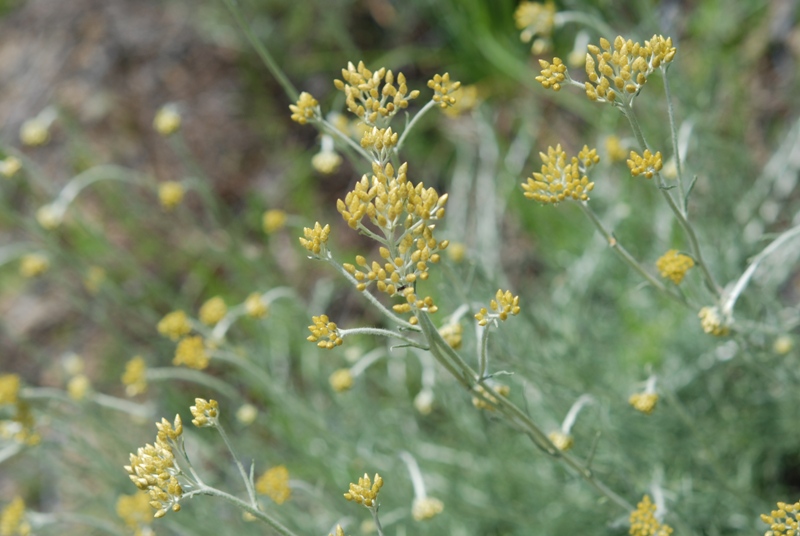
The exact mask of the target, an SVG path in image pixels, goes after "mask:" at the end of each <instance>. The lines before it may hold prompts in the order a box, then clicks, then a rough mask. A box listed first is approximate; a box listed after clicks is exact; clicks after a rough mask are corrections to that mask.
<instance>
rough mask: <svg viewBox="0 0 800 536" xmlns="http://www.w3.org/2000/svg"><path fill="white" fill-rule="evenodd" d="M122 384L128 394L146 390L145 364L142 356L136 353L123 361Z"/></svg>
mask: <svg viewBox="0 0 800 536" xmlns="http://www.w3.org/2000/svg"><path fill="white" fill-rule="evenodd" d="M122 384H123V385H125V394H126V395H128V396H136V395H140V394H142V393H144V392H145V391H146V390H147V364H146V363H145V361H144V358H143V357H142V356H140V355H137V356H135V357H133V358H131V360H130V361H128V362H127V363H125V372H123V373H122Z"/></svg>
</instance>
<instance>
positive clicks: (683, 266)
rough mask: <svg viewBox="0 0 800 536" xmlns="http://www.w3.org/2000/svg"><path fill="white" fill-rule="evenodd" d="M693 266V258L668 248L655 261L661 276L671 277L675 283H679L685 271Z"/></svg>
mask: <svg viewBox="0 0 800 536" xmlns="http://www.w3.org/2000/svg"><path fill="white" fill-rule="evenodd" d="M693 266H694V260H693V259H692V258H691V257H690V256H688V255H683V254H682V253H678V250H676V249H670V250H669V251H667V252H666V253H664V254H663V255H662V256H661V257H660V258H659V259H658V260H657V261H656V268H658V271H659V272H660V273H661V277H663V278H665V279H671V280H672V282H673V283H675V284H676V285H680V284H681V281H683V277H684V276H685V275H686V272H688V271H689V270H690V269H691V268H692V267H693Z"/></svg>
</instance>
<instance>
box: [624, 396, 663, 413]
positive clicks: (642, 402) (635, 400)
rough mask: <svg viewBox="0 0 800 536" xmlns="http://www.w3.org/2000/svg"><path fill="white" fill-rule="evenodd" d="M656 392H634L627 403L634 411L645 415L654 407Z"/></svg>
mask: <svg viewBox="0 0 800 536" xmlns="http://www.w3.org/2000/svg"><path fill="white" fill-rule="evenodd" d="M657 402H658V394H656V393H634V394H632V395H631V396H630V398H629V399H628V403H629V404H630V405H631V406H633V409H635V410H636V411H641V412H642V413H644V414H645V415H650V414H651V413H653V410H654V409H656V403H657Z"/></svg>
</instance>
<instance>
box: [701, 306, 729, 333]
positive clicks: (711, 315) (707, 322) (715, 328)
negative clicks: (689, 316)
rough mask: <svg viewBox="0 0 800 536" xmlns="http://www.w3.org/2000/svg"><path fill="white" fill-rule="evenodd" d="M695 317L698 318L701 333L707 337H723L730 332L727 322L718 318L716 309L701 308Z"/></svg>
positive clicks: (717, 309)
mask: <svg viewBox="0 0 800 536" xmlns="http://www.w3.org/2000/svg"><path fill="white" fill-rule="evenodd" d="M697 316H698V317H699V318H700V325H701V326H702V327H703V331H705V332H706V333H708V334H709V335H714V336H716V337H724V336H725V335H727V334H728V333H729V332H730V328H729V327H728V325H727V322H726V321H723V319H722V318H721V317H720V314H719V308H717V307H703V308H702V309H700V312H699V313H697Z"/></svg>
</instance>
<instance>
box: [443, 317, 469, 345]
mask: <svg viewBox="0 0 800 536" xmlns="http://www.w3.org/2000/svg"><path fill="white" fill-rule="evenodd" d="M463 333H464V328H462V327H461V324H459V323H457V322H456V323H455V324H447V325H446V326H442V328H441V329H440V330H439V335H441V336H442V338H443V339H444V342H446V343H447V344H448V345H450V348H452V349H453V350H458V349H459V348H461V336H462V334H463Z"/></svg>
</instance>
